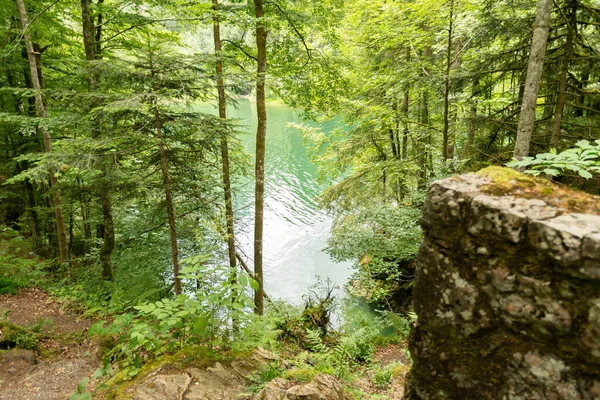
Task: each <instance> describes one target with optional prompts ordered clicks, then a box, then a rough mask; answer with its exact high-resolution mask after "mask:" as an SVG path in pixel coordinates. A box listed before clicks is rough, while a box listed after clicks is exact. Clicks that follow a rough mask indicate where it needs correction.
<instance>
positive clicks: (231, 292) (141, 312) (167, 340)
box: [89, 255, 256, 375]
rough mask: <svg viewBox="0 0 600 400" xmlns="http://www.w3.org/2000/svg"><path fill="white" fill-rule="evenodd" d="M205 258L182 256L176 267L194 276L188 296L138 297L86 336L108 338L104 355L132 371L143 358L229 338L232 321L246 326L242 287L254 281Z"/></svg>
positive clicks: (246, 299)
mask: <svg viewBox="0 0 600 400" xmlns="http://www.w3.org/2000/svg"><path fill="white" fill-rule="evenodd" d="M205 261H206V256H201V255H200V256H194V257H191V258H188V259H187V261H186V264H187V266H186V268H184V269H183V270H182V277H183V278H184V279H193V280H195V281H196V282H198V289H197V291H196V293H195V295H194V296H189V295H185V294H184V295H179V296H177V297H175V298H172V299H170V298H164V299H162V300H160V301H156V302H147V303H143V304H140V305H137V306H135V307H134V309H135V310H136V312H135V313H127V314H122V315H117V316H115V318H114V320H113V321H112V322H111V323H107V322H106V321H101V322H98V323H96V324H94V325H93V326H92V327H91V328H90V331H89V334H90V335H91V336H99V337H103V338H105V339H109V340H110V339H112V340H113V341H114V346H113V347H112V349H110V350H109V351H108V354H107V357H108V359H109V360H116V361H119V362H121V363H122V365H123V366H124V367H129V368H130V369H129V371H130V374H131V375H135V374H136V373H137V372H138V371H139V368H140V367H141V366H142V364H143V363H144V362H145V361H147V360H148V359H151V358H155V357H157V356H159V355H162V354H165V353H173V352H175V351H177V350H178V349H181V348H184V347H189V346H194V345H201V346H207V347H208V348H209V349H212V348H215V347H221V346H224V345H228V344H229V341H230V338H231V332H232V330H233V329H234V326H238V327H239V326H246V325H247V324H248V321H249V320H250V317H249V315H248V311H249V310H251V306H252V301H251V299H250V297H249V296H248V292H249V290H250V289H251V288H253V287H255V284H256V283H255V282H254V281H253V280H252V279H251V278H249V277H248V276H247V275H244V274H240V273H239V271H236V270H233V269H231V268H230V267H228V266H227V267H225V266H220V265H203V262H205ZM233 277H236V279H235V280H234V279H233Z"/></svg>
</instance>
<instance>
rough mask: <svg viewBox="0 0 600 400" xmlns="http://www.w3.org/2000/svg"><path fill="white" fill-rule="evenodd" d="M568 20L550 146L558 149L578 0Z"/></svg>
mask: <svg viewBox="0 0 600 400" xmlns="http://www.w3.org/2000/svg"><path fill="white" fill-rule="evenodd" d="M565 22H566V26H567V39H566V41H565V52H564V54H563V62H562V66H561V70H560V78H559V82H560V83H559V86H558V94H557V96H556V106H555V107H554V123H553V125H552V137H551V139H550V147H552V148H554V149H556V148H557V147H558V140H559V138H560V126H561V124H562V117H563V113H564V111H565V99H566V92H567V73H568V72H569V65H570V63H571V58H572V57H573V36H574V35H575V33H576V32H575V29H577V0H572V1H571V2H570V5H569V17H568V21H565Z"/></svg>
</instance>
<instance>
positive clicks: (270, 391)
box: [254, 378, 286, 400]
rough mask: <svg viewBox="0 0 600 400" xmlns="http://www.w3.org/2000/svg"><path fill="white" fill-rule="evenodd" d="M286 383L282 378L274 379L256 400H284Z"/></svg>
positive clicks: (259, 393)
mask: <svg viewBox="0 0 600 400" xmlns="http://www.w3.org/2000/svg"><path fill="white" fill-rule="evenodd" d="M285 395H286V381H285V379H282V378H276V379H273V380H272V381H271V382H269V383H267V386H265V388H264V389H263V390H261V391H260V392H258V394H257V395H256V396H255V397H254V400H284V399H285V398H286V397H285Z"/></svg>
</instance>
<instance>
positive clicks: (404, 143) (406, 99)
mask: <svg viewBox="0 0 600 400" xmlns="http://www.w3.org/2000/svg"><path fill="white" fill-rule="evenodd" d="M409 103H410V93H409V91H408V89H406V92H404V102H403V103H402V114H404V131H403V132H402V159H403V160H406V157H407V152H408V136H409V134H410V128H409V126H408V105H409Z"/></svg>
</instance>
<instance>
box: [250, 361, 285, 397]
mask: <svg viewBox="0 0 600 400" xmlns="http://www.w3.org/2000/svg"><path fill="white" fill-rule="evenodd" d="M282 375H283V368H282V367H281V364H280V363H279V362H272V363H270V364H267V365H266V366H265V367H264V368H263V369H261V370H260V371H257V372H254V373H252V374H250V375H249V376H248V377H247V378H246V379H247V380H248V381H249V382H250V384H251V385H250V387H249V389H250V391H252V392H259V391H260V390H262V389H263V388H264V387H265V385H266V384H267V383H269V382H271V381H272V380H273V379H275V378H279V377H281V376H282Z"/></svg>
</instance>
